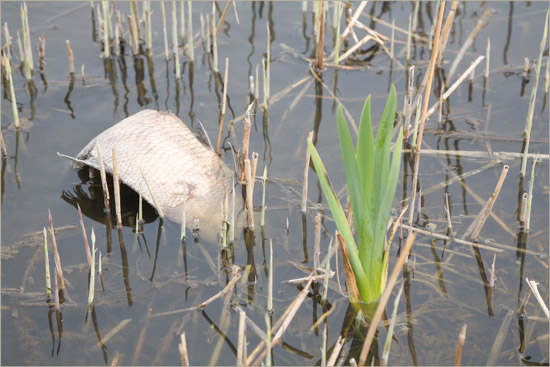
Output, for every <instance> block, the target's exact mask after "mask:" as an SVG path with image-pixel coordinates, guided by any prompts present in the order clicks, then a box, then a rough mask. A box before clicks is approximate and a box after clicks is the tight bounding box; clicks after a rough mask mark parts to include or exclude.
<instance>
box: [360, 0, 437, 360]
mask: <svg viewBox="0 0 550 367" xmlns="http://www.w3.org/2000/svg"><path fill="white" fill-rule="evenodd" d="M444 12H445V1H443V2H442V3H441V8H440V10H439V18H438V20H437V27H436V28H437V30H436V33H435V42H434V48H433V49H432V55H431V58H430V65H429V67H428V71H427V79H426V80H427V84H426V89H425V94H424V101H423V104H422V114H421V117H420V125H419V128H418V137H417V143H416V150H415V157H414V170H413V182H412V197H411V205H410V206H409V207H410V212H409V224H410V225H411V226H412V223H413V212H414V202H415V199H416V186H417V184H418V169H419V166H420V147H421V146H422V137H423V135H424V124H425V123H426V119H427V116H426V112H427V110H428V102H429V100H430V93H431V90H432V80H433V76H434V72H435V60H436V58H437V55H438V52H439V38H440V37H439V36H440V34H441V24H442V23H443V13H444ZM365 357H366V356H365Z"/></svg>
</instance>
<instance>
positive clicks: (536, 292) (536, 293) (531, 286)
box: [525, 278, 550, 320]
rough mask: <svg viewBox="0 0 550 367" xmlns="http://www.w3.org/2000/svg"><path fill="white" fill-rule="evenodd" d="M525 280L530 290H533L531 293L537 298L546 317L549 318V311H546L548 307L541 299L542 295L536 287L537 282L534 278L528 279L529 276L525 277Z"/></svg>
mask: <svg viewBox="0 0 550 367" xmlns="http://www.w3.org/2000/svg"><path fill="white" fill-rule="evenodd" d="M525 281H526V282H527V285H528V286H529V289H531V292H533V295H534V296H535V298H536V299H537V301H538V303H539V305H540V307H541V308H542V311H543V312H544V314H545V315H546V318H547V319H549V320H550V312H549V311H548V307H547V306H546V303H545V302H544V300H543V299H542V296H541V295H540V292H539V289H538V287H537V285H538V284H539V283H538V282H537V281H535V280H529V278H525Z"/></svg>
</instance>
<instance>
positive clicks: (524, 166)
mask: <svg viewBox="0 0 550 367" xmlns="http://www.w3.org/2000/svg"><path fill="white" fill-rule="evenodd" d="M549 16H550V9H548V12H547V13H546V20H545V22H544V32H543V35H542V40H541V41H540V50H539V57H538V61H537V66H536V72H535V80H534V81H533V89H532V90H531V98H530V100H529V111H528V113H527V121H526V122H525V131H524V132H523V137H524V139H525V148H524V151H523V152H524V153H525V156H524V157H523V159H522V161H521V175H522V176H524V177H525V170H526V169H527V153H528V152H529V143H530V141H531V126H532V125H533V113H534V110H535V100H536V97H537V87H538V84H539V79H540V78H539V76H540V67H541V64H542V54H543V52H544V49H545V47H546V36H547V30H548V17H549Z"/></svg>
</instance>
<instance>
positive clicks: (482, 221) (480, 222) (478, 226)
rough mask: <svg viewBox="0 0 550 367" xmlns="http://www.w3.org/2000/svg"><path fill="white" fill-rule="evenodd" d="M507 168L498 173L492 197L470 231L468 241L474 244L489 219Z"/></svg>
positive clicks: (506, 166)
mask: <svg viewBox="0 0 550 367" xmlns="http://www.w3.org/2000/svg"><path fill="white" fill-rule="evenodd" d="M509 168H510V167H509V166H508V165H505V166H504V167H502V171H501V173H500V177H499V179H498V182H497V185H496V187H495V190H494V191H493V195H491V198H490V199H489V200H488V201H487V203H486V204H485V206H484V207H483V209H482V210H481V212H480V217H479V220H478V221H477V223H476V225H475V227H474V230H473V231H472V234H471V235H470V241H472V242H475V241H476V240H477V237H478V236H479V232H481V228H483V225H484V224H485V221H486V220H487V218H488V217H489V213H490V212H491V210H492V209H493V205H494V204H495V201H496V200H497V197H498V194H499V192H500V189H501V187H502V184H503V183H504V179H505V178H506V175H507V174H508V170H509Z"/></svg>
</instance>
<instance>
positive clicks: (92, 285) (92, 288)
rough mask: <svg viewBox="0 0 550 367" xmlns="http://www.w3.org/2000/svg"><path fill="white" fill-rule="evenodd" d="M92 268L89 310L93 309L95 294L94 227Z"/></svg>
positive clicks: (93, 235) (93, 234)
mask: <svg viewBox="0 0 550 367" xmlns="http://www.w3.org/2000/svg"><path fill="white" fill-rule="evenodd" d="M91 237H92V266H91V267H90V284H89V289H88V309H90V307H92V305H93V303H94V293H95V251H96V250H95V233H94V228H93V227H92V236H91Z"/></svg>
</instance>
